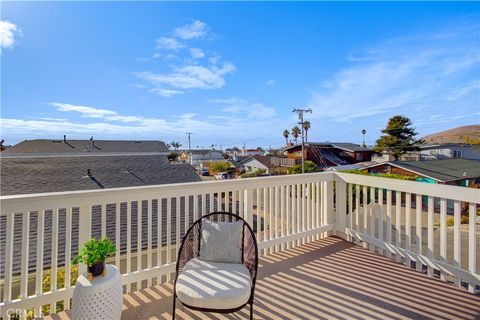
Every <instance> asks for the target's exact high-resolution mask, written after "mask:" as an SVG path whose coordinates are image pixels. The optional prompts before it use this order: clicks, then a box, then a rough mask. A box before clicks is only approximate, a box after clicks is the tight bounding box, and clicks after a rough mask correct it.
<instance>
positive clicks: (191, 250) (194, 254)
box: [172, 212, 258, 319]
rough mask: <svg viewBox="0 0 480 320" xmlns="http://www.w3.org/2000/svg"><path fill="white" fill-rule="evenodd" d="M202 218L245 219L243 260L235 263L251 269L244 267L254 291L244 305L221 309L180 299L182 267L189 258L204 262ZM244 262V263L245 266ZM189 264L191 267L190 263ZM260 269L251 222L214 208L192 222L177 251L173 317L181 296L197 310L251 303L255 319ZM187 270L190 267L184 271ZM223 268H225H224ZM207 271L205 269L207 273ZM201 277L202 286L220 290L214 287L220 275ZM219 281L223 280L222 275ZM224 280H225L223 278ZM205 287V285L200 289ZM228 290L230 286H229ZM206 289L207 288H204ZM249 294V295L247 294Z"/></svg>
mask: <svg viewBox="0 0 480 320" xmlns="http://www.w3.org/2000/svg"><path fill="white" fill-rule="evenodd" d="M203 219H208V220H210V221H212V222H236V221H242V222H243V228H242V235H241V237H242V240H241V264H236V266H238V267H240V268H242V269H243V270H245V268H244V267H243V266H245V267H246V269H247V270H248V272H247V271H245V272H247V275H248V273H249V276H250V286H251V292H250V297H249V298H248V301H247V302H246V303H243V302H242V304H241V305H238V306H235V307H233V308H229V309H222V308H204V307H198V306H192V305H188V303H185V302H184V301H181V299H180V298H179V297H178V295H177V280H178V279H179V276H181V275H182V271H184V269H185V267H186V265H187V264H188V263H189V261H192V259H196V260H193V261H192V263H193V262H194V261H198V262H199V263H202V262H201V261H199V260H198V258H199V257H200V243H201V235H202V221H203ZM242 265H243V266H242ZM187 268H188V267H187ZM257 270H258V247H257V241H256V238H255V234H254V232H253V230H252V228H251V227H250V225H248V223H247V222H246V221H245V220H244V219H242V218H241V217H240V216H238V215H235V214H232V213H228V212H214V213H210V214H207V215H205V216H203V217H201V218H200V219H198V220H197V221H195V222H194V223H193V225H192V226H191V227H190V228H189V229H188V231H187V232H186V234H185V237H184V238H183V240H182V244H181V246H180V250H179V251H178V258H177V265H176V274H175V282H174V286H173V313H172V319H175V302H176V300H177V299H178V300H179V301H180V302H181V303H182V305H184V306H185V307H187V308H189V309H192V310H198V311H204V312H218V313H231V312H235V311H239V310H241V309H242V308H243V307H245V306H246V305H248V304H250V319H253V299H254V290H255V280H256V277H257ZM185 272H186V273H188V271H185ZM222 272H225V271H224V270H222ZM207 273H208V272H206V273H204V274H207ZM185 277H188V275H184V278H185ZM233 278H234V277H230V278H229V277H228V275H227V277H226V279H227V282H228V281H229V280H230V279H233ZM198 281H199V282H200V283H201V285H202V286H207V288H208V286H211V287H212V289H214V290H218V289H217V287H215V284H214V283H215V282H216V281H217V278H213V279H212V280H211V282H210V281H208V279H207V280H205V279H204V278H203V277H201V276H200V277H199V279H198ZM218 281H222V280H221V279H220V280H218ZM221 283H222V282H221ZM199 290H202V289H199ZM227 290H228V289H227ZM202 292H205V291H202ZM247 294H248V292H247ZM244 297H246V296H244Z"/></svg>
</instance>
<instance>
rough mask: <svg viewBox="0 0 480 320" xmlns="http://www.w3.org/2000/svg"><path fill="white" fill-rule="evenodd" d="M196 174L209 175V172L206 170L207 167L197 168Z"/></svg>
mask: <svg viewBox="0 0 480 320" xmlns="http://www.w3.org/2000/svg"><path fill="white" fill-rule="evenodd" d="M198 174H200V175H201V176H209V175H210V172H208V169H207V168H200V169H198Z"/></svg>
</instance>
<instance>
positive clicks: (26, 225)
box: [20, 211, 30, 299]
mask: <svg viewBox="0 0 480 320" xmlns="http://www.w3.org/2000/svg"><path fill="white" fill-rule="evenodd" d="M29 234H30V212H29V211H26V212H24V213H23V221H22V260H21V271H20V274H21V280H20V299H22V298H25V297H26V296H27V294H28V247H29V241H28V240H29Z"/></svg>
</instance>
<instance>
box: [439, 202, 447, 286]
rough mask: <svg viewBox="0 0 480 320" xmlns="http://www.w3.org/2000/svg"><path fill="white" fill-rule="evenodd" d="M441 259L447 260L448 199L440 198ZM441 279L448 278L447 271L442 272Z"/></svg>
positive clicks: (442, 260)
mask: <svg viewBox="0 0 480 320" xmlns="http://www.w3.org/2000/svg"><path fill="white" fill-rule="evenodd" d="M440 261H441V262H447V199H445V198H441V199H440ZM440 279H442V280H444V281H445V280H446V277H445V272H440Z"/></svg>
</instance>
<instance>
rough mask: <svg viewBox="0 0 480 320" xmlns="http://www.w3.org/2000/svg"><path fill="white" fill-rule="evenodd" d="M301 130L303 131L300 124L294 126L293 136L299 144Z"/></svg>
mask: <svg viewBox="0 0 480 320" xmlns="http://www.w3.org/2000/svg"><path fill="white" fill-rule="evenodd" d="M301 132H302V131H301V130H300V128H299V127H298V126H295V127H293V128H292V136H293V138H294V139H295V144H297V140H298V137H299V136H300V133H301Z"/></svg>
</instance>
